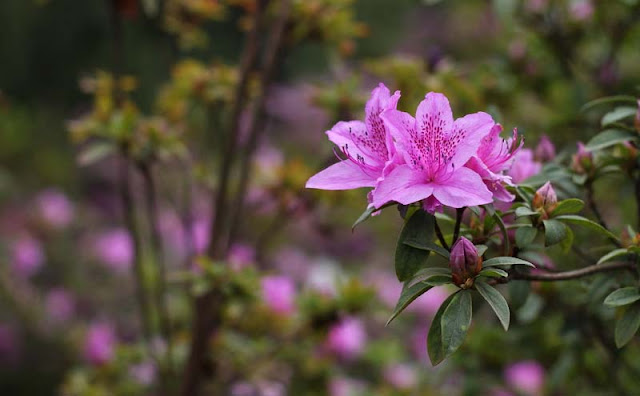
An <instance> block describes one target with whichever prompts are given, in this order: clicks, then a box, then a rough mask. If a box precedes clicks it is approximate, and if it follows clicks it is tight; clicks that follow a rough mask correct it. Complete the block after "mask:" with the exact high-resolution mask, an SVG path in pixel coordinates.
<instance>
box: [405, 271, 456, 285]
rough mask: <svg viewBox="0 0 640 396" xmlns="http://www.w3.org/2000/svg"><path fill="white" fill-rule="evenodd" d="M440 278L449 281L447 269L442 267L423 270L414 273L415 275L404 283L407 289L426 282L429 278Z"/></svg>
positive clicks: (449, 273) (449, 272)
mask: <svg viewBox="0 0 640 396" xmlns="http://www.w3.org/2000/svg"><path fill="white" fill-rule="evenodd" d="M442 276H445V277H448V278H449V279H451V270H450V269H449V268H444V267H429V268H423V269H421V270H420V271H418V272H416V274H415V275H414V276H413V277H412V278H411V279H410V280H408V281H407V282H406V283H407V285H408V287H411V286H413V285H415V284H416V283H418V282H424V281H428V280H429V279H430V278H433V277H442Z"/></svg>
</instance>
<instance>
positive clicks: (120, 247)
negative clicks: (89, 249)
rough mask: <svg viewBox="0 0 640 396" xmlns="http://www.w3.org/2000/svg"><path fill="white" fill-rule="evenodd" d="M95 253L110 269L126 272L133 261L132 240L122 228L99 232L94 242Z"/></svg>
mask: <svg viewBox="0 0 640 396" xmlns="http://www.w3.org/2000/svg"><path fill="white" fill-rule="evenodd" d="M93 248H94V252H95V255H96V256H97V257H98V258H99V259H100V260H101V261H102V262H103V263H104V264H105V265H106V266H107V267H108V268H110V269H112V270H114V271H116V272H120V273H122V272H126V271H127V270H128V269H129V268H130V267H131V264H132V263H133V253H134V252H133V240H132V239H131V235H129V232H128V231H127V230H125V229H123V228H115V229H112V230H109V231H105V232H103V233H102V234H100V235H99V236H98V237H97V239H96V240H95V243H94V247H93Z"/></svg>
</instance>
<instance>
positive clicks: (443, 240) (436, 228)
mask: <svg viewBox="0 0 640 396" xmlns="http://www.w3.org/2000/svg"><path fill="white" fill-rule="evenodd" d="M434 227H435V231H436V235H437V236H438V240H439V241H440V244H441V245H442V247H443V248H445V249H447V250H451V249H450V248H449V245H447V241H446V240H445V239H444V235H443V234H442V230H441V229H440V225H438V220H435V226H434Z"/></svg>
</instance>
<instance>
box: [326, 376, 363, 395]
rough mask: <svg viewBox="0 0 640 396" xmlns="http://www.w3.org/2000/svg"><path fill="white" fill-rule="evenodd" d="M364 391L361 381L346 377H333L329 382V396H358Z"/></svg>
mask: <svg viewBox="0 0 640 396" xmlns="http://www.w3.org/2000/svg"><path fill="white" fill-rule="evenodd" d="M364 390H365V385H364V383H363V382H362V381H358V380H354V379H351V378H346V377H334V378H331V381H330V382H329V392H328V394H329V396H360V395H362V394H363V392H364Z"/></svg>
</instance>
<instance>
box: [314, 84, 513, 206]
mask: <svg viewBox="0 0 640 396" xmlns="http://www.w3.org/2000/svg"><path fill="white" fill-rule="evenodd" d="M399 99H400V92H399V91H396V92H395V93H394V94H391V92H390V91H389V89H388V88H387V87H386V86H385V85H384V84H382V83H381V84H380V85H379V86H378V87H376V88H375V89H374V90H373V92H372V94H371V98H370V99H369V101H368V102H367V104H366V107H365V113H366V115H365V120H364V121H347V122H344V121H341V122H338V123H337V124H336V125H335V126H334V127H333V128H332V129H331V130H329V131H327V135H328V137H329V140H330V141H332V142H333V143H335V144H336V145H337V146H338V148H339V150H340V153H338V154H337V155H338V156H339V158H340V159H341V161H340V162H338V163H336V164H334V165H331V166H330V167H328V168H327V169H325V170H323V171H321V172H319V173H318V174H316V175H314V176H313V177H311V178H310V179H309V181H308V182H307V185H306V186H307V187H308V188H317V189H323V190H348V189H354V188H360V187H373V190H372V191H371V192H370V193H369V195H368V200H369V204H370V206H371V207H373V208H375V209H380V208H382V207H383V206H385V205H386V204H389V203H394V202H395V203H399V204H403V205H409V204H413V203H416V202H421V203H422V205H423V207H424V209H425V210H427V211H428V212H430V213H433V212H435V211H436V210H440V209H441V208H442V207H443V206H448V207H452V208H462V207H466V206H477V205H483V204H487V203H490V202H492V201H493V200H494V199H496V200H500V201H505V202H510V201H512V200H513V199H514V196H513V195H512V194H511V193H509V192H508V191H507V189H506V188H505V186H507V185H511V184H512V183H513V182H512V179H511V176H509V175H507V171H508V169H509V168H510V167H511V165H512V163H513V161H514V157H515V156H516V154H517V153H518V151H519V150H520V148H521V147H522V141H521V139H518V135H517V131H516V130H514V131H513V136H512V137H510V138H509V139H502V138H501V137H500V133H501V132H502V127H501V126H500V124H497V123H496V122H495V121H494V120H493V118H492V117H491V116H490V115H489V114H487V113H484V112H478V113H474V114H469V115H466V116H464V117H461V118H458V119H456V120H454V119H453V115H452V112H451V107H450V105H449V100H448V99H447V98H446V96H444V95H443V94H441V93H435V92H429V93H428V94H427V95H426V96H425V98H424V100H423V101H422V102H420V104H419V105H418V108H417V110H416V113H415V117H414V116H412V115H410V114H408V113H405V112H402V111H399V110H398V109H397V104H398V100H399ZM340 154H341V155H340Z"/></svg>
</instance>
